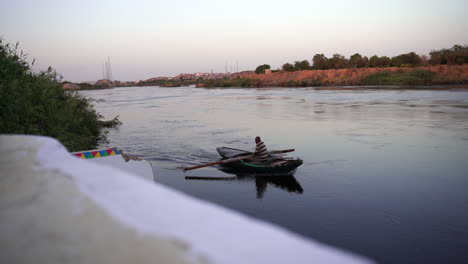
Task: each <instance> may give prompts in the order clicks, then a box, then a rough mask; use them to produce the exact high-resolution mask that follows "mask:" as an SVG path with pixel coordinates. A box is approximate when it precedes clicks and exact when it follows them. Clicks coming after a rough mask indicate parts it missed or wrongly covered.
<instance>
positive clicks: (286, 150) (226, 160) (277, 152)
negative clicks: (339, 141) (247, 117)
mask: <svg viewBox="0 0 468 264" xmlns="http://www.w3.org/2000/svg"><path fill="white" fill-rule="evenodd" d="M293 151H294V149H285V150H275V151H270V152H268V153H269V154H279V153H287V152H293ZM253 156H254V154H250V155H245V156H240V157H235V158H231V159H224V160H220V161H216V162H211V163H208V164H203V165H197V166H193V167H187V168H184V171H188V170H194V169H199V168H204V167H209V166H214V165H218V164H226V163H230V162H234V161H240V160H245V159H249V158H252V157H253Z"/></svg>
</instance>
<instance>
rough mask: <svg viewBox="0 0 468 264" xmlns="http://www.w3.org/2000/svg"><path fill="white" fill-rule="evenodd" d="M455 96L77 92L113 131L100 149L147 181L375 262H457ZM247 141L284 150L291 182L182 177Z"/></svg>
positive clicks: (460, 258) (463, 137)
mask: <svg viewBox="0 0 468 264" xmlns="http://www.w3.org/2000/svg"><path fill="white" fill-rule="evenodd" d="M466 88H467V89H454V90H398V89H394V90H392V89H385V90H377V89H365V90H353V89H337V90H333V89H328V90H317V89H312V88H291V89H287V88H275V89H269V88H262V89H245V88H243V89H241V88H237V89H236V88H234V89H231V88H230V89H201V88H193V87H182V88H160V87H127V88H115V89H109V90H93V91H82V92H80V93H81V94H84V95H86V96H88V97H92V98H94V99H103V100H104V101H101V102H98V103H96V109H97V110H98V111H99V112H100V113H101V114H103V115H104V116H105V117H106V118H107V119H110V118H113V117H114V116H116V115H120V120H121V121H122V122H123V125H122V126H120V127H119V128H116V129H109V131H110V133H109V135H108V138H109V142H108V143H103V144H102V146H101V147H105V146H117V147H118V148H120V149H123V150H124V151H126V152H127V153H131V154H136V155H139V156H141V157H143V158H145V159H147V160H149V161H151V163H152V165H153V172H154V180H155V181H156V182H159V183H162V184H165V185H168V186H170V187H172V188H175V189H178V190H180V191H182V192H185V193H188V194H190V195H192V196H195V197H199V198H201V199H204V200H209V201H211V202H214V203H216V204H220V205H222V206H225V207H229V208H232V209H234V210H237V211H240V212H242V213H244V214H247V215H250V216H253V217H256V218H260V219H264V220H266V221H269V222H272V223H275V224H277V225H280V226H282V227H284V228H287V229H289V230H292V231H294V232H297V233H299V234H302V235H304V236H307V237H311V238H313V239H317V240H319V241H321V242H324V243H327V244H330V245H334V246H336V247H340V248H343V249H346V250H350V251H352V252H356V253H359V254H362V255H365V256H368V257H370V258H372V259H374V260H376V261H378V262H380V263H462V262H464V263H466V261H467V259H468V87H466ZM257 135H259V136H261V137H262V139H263V141H264V142H265V143H266V145H267V147H268V149H270V150H274V149H288V148H295V149H296V151H295V152H293V153H292V155H293V156H297V157H301V158H302V159H303V160H304V164H303V165H302V166H301V167H299V168H298V170H297V171H296V173H295V174H294V177H284V178H278V177H276V178H275V177H257V178H255V177H243V176H238V175H235V174H230V173H228V172H223V171H221V170H219V169H218V168H216V167H210V168H204V169H199V170H194V171H190V172H187V173H184V172H183V171H182V168H183V167H186V166H191V165H196V164H202V163H208V162H212V161H216V160H218V159H219V156H218V154H217V152H216V149H215V148H216V147H218V146H230V147H235V148H241V149H249V150H253V149H254V138H255V136H257ZM186 176H201V177H212V178H221V179H219V180H186V179H185V177H186ZM167 202H170V201H167ZM200 220H201V223H200V224H203V223H202V221H203V220H202V219H200ZM226 228H229V227H226ZM227 239H229V238H227ZM246 243H248V241H246ZM252 246H255V245H252ZM291 254H293V252H291Z"/></svg>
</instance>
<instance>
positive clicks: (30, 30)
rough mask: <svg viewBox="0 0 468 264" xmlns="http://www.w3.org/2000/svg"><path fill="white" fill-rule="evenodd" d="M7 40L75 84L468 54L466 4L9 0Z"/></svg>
mask: <svg viewBox="0 0 468 264" xmlns="http://www.w3.org/2000/svg"><path fill="white" fill-rule="evenodd" d="M0 4H1V8H0V36H1V37H2V38H3V40H4V41H5V42H8V43H16V42H19V46H20V49H22V50H23V51H24V52H26V53H28V54H29V59H30V60H32V59H36V63H35V64H34V69H35V70H37V71H39V70H42V69H46V68H47V67H48V66H52V67H53V68H55V69H56V70H57V72H59V73H60V74H62V75H63V77H64V80H67V81H72V82H81V81H95V80H98V79H101V78H102V65H103V63H104V62H105V60H106V59H107V58H108V57H110V61H111V66H112V73H113V77H114V79H116V80H120V81H137V80H145V79H148V78H151V77H157V76H175V75H177V74H179V73H194V72H210V71H211V70H213V71H214V72H224V71H225V66H226V65H227V68H228V71H230V69H231V65H232V68H233V70H235V69H236V66H237V67H238V69H239V71H243V70H254V69H255V68H256V67H257V66H258V65H261V64H270V65H271V66H272V67H273V68H279V67H281V65H283V64H284V63H286V62H294V61H297V60H304V59H307V60H311V59H312V57H313V56H314V55H315V54H317V53H323V54H325V55H326V56H332V55H333V54H335V53H339V54H342V55H345V56H347V57H348V56H350V55H352V54H354V53H356V52H357V53H360V54H362V55H366V56H369V57H370V56H372V55H379V56H383V55H385V56H395V55H399V54H402V53H408V52H411V51H414V52H416V53H418V54H429V52H430V51H431V50H437V49H441V48H450V47H452V46H453V45H454V44H461V45H468V16H467V15H466V12H467V11H468V1H466V0H425V1H423V0H412V1H409V0H391V1H387V0H381V1H379V0H373V1H372V0H354V1H352V0H347V1H345V0H320V1H315V0H289V1H284V0H281V1H277V0H268V1H266V0H237V1H222V0H218V1H215V0H197V1H195V0H193V1H189V0H171V1H160V0H152V1H151V0H146V1H145V0H132V1H117V0H114V1H111V0H109V1H107V0H103V1H99V0H81V1H71V0H70V1H69V0H0Z"/></svg>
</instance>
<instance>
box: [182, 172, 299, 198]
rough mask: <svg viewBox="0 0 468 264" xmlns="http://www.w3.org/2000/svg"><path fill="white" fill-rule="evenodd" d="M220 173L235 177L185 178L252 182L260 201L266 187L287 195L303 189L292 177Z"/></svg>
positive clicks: (191, 177) (187, 177) (187, 178)
mask: <svg viewBox="0 0 468 264" xmlns="http://www.w3.org/2000/svg"><path fill="white" fill-rule="evenodd" d="M222 171H224V172H225V173H229V174H234V175H236V176H235V177H204V176H185V179H186V180H198V181H245V182H254V183H255V189H256V190H257V199H262V198H263V195H264V193H265V192H266V190H267V187H268V185H270V186H274V187H276V188H278V189H280V190H284V191H286V192H289V193H297V194H302V192H303V191H304V189H302V186H301V185H300V184H299V182H298V181H297V180H296V178H294V176H292V175H274V176H269V175H262V176H252V175H245V174H239V173H237V172H236V171H235V170H233V169H225V168H223V169H222Z"/></svg>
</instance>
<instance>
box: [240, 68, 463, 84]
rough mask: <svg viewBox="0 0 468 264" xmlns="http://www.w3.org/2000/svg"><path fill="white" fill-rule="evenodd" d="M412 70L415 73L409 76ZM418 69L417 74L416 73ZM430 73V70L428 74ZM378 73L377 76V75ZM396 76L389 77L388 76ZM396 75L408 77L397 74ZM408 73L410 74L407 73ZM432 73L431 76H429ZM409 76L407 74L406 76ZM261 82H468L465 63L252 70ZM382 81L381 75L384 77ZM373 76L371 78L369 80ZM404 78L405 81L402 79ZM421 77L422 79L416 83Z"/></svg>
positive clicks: (254, 76) (253, 76)
mask: <svg viewBox="0 0 468 264" xmlns="http://www.w3.org/2000/svg"><path fill="white" fill-rule="evenodd" d="M411 73H414V74H413V75H414V76H411ZM418 73H419V76H418ZM431 73H432V74H431ZM379 75H380V76H379ZM392 75H393V77H396V78H390V79H389V78H388V77H389V76H392ZM398 75H400V76H405V75H406V77H407V78H403V80H402V78H398ZM408 75H410V76H408ZM430 75H432V76H430ZM408 77H409V78H408ZM246 78H250V79H256V80H259V82H260V83H261V86H263V87H267V86H274V87H278V86H286V87H289V86H332V85H350V86H352V85H382V84H385V85H401V84H403V85H404V84H408V85H412V84H413V85H414V84H425V85H430V84H464V83H468V64H464V65H436V66H424V67H414V68H413V67H386V68H354V69H337V70H304V71H296V72H274V73H269V74H251V75H248V76H246ZM385 78H386V80H384V81H383V83H381V82H380V81H382V79H385ZM372 79H373V80H372ZM405 80H406V81H407V82H408V83H405ZM420 80H422V81H423V82H425V83H418V82H420Z"/></svg>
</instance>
